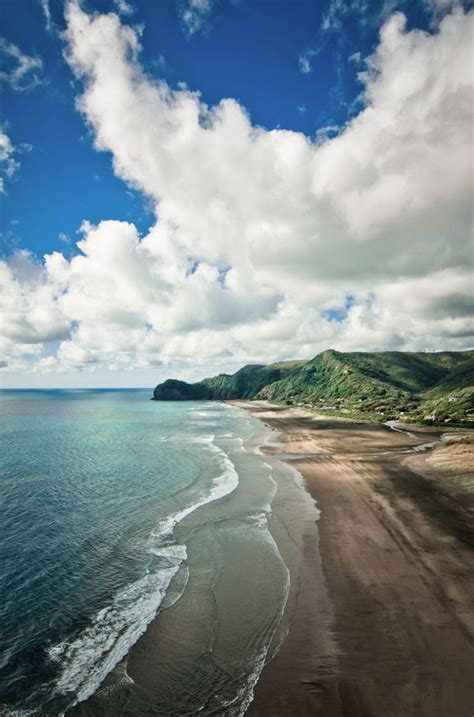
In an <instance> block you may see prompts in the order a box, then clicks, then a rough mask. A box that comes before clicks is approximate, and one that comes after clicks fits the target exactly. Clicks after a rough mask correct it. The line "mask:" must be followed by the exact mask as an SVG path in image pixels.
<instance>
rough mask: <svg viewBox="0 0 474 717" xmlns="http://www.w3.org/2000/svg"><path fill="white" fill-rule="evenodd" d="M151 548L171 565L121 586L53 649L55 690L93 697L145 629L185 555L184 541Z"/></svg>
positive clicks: (77, 699) (78, 697)
mask: <svg viewBox="0 0 474 717" xmlns="http://www.w3.org/2000/svg"><path fill="white" fill-rule="evenodd" d="M149 552H154V554H155V555H159V556H160V557H161V558H165V559H166V561H167V563H168V565H166V566H164V567H161V568H159V569H158V570H156V571H155V572H151V571H150V572H148V573H147V574H146V575H144V576H143V577H142V578H140V579H139V580H137V581H136V582H134V583H132V584H131V585H128V586H127V587H125V588H123V589H122V590H120V591H119V592H118V593H117V594H116V595H115V597H114V599H113V601H112V603H111V604H110V605H108V606H107V607H105V608H103V609H102V610H100V611H99V612H98V613H97V614H96V615H95V617H94V619H93V621H92V623H91V624H90V625H89V626H88V627H87V628H85V630H83V632H82V633H81V634H80V635H79V636H78V637H77V638H76V639H74V640H64V641H63V642H60V643H58V644H57V645H53V646H52V647H50V648H49V651H48V654H49V657H50V659H51V660H53V661H55V662H57V663H59V664H60V665H61V672H60V675H59V678H58V680H57V682H56V687H55V691H56V692H57V693H60V694H63V695H68V694H70V695H71V696H73V697H74V702H73V704H77V703H78V702H82V701H83V700H86V699H87V698H88V697H90V696H91V695H92V694H93V693H94V692H95V691H96V689H97V688H98V687H99V685H100V684H101V683H102V682H103V680H104V679H105V677H106V676H107V675H108V674H109V672H111V670H113V668H114V667H115V666H116V665H117V664H118V663H119V662H120V660H122V658H123V657H125V655H126V654H127V652H128V651H129V650H130V648H131V646H132V645H133V644H135V642H136V641H137V640H138V638H139V637H140V636H141V635H142V634H143V633H144V632H145V630H146V628H147V627H148V625H149V624H150V622H151V621H152V620H153V618H154V617H155V615H156V613H157V611H158V608H159V607H160V605H161V603H162V601H163V599H164V597H165V595H166V591H167V589H168V586H169V584H170V582H171V580H172V579H173V577H174V576H175V574H176V573H177V572H178V570H179V567H180V565H181V563H182V562H183V560H184V559H185V558H186V548H185V546H184V545H180V546H178V545H171V546H161V547H157V548H156V549H155V550H154V551H152V550H151V549H150V550H149Z"/></svg>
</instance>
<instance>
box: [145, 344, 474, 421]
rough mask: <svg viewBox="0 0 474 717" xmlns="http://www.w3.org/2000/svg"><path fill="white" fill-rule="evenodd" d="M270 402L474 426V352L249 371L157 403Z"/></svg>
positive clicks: (167, 390)
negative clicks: (207, 401) (254, 400)
mask: <svg viewBox="0 0 474 717" xmlns="http://www.w3.org/2000/svg"><path fill="white" fill-rule="evenodd" d="M235 399H250V400H253V399H264V400H270V401H273V402H275V403H283V404H287V405H296V406H305V407H307V408H312V409H316V410H318V411H319V412H321V413H327V414H329V415H347V416H348V417H351V418H366V419H370V420H379V421H381V420H383V421H387V420H391V419H398V420H406V421H416V422H422V423H427V424H439V423H452V424H455V425H456V424H462V425H463V426H474V351H441V352H400V351H386V352H380V353H362V352H353V353H341V352H339V351H334V350H332V349H329V350H327V351H323V352H322V353H320V354H318V355H317V356H315V357H314V358H313V359H311V360H309V361H304V360H295V361H284V362H279V363H272V364H268V365H263V364H250V365H248V366H244V367H243V368H241V369H240V370H239V371H237V372H236V373H234V374H232V375H230V374H225V373H223V374H219V375H218V376H214V377H213V378H205V379H203V380H202V381H198V382H197V383H186V382H184V381H178V380H175V379H168V380H167V381H164V382H163V383H161V384H159V385H158V386H156V388H155V390H154V392H153V400H155V401H196V400H235Z"/></svg>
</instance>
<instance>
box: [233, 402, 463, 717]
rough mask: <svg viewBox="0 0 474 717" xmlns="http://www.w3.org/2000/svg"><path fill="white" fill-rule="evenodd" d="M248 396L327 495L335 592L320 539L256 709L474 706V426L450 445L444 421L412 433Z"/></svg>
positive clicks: (282, 451) (417, 713)
mask: <svg viewBox="0 0 474 717" xmlns="http://www.w3.org/2000/svg"><path fill="white" fill-rule="evenodd" d="M236 403H237V405H239V406H241V407H243V408H247V410H249V411H251V412H252V414H253V415H255V416H256V417H257V418H260V419H261V420H263V421H264V422H265V423H267V424H268V425H270V426H272V427H273V428H276V429H278V431H280V434H279V437H278V440H279V445H277V444H272V445H269V446H267V447H266V449H265V450H266V451H267V452H269V453H275V454H277V455H278V456H279V457H280V456H281V457H284V456H285V455H286V454H290V456H291V463H292V464H293V465H294V466H295V467H296V468H297V469H298V471H300V472H301V474H302V475H303V476H304V480H305V486H306V489H307V490H308V491H309V493H310V494H311V496H312V497H313V498H314V499H315V500H316V501H317V506H318V508H319V509H320V511H321V516H320V519H319V520H318V522H317V527H316V526H315V527H314V536H313V539H314V542H317V541H319V552H320V557H321V567H322V573H323V575H324V580H325V583H326V589H327V597H328V601H329V603H328V602H327V601H324V600H321V599H320V598H319V599H315V596H316V595H319V596H320V595H321V589H318V590H316V591H315V587H314V584H313V582H314V553H313V551H312V548H313V547H314V546H311V545H310V544H308V551H307V552H308V559H307V560H306V562H305V563H304V565H303V572H302V576H301V580H300V585H299V592H298V596H297V601H296V609H295V610H293V611H292V614H291V616H290V617H289V632H288V635H287V637H286V640H285V641H284V643H283V645H282V646H281V647H280V649H279V651H278V652H277V654H276V656H275V657H274V658H273V659H272V660H271V661H270V662H269V663H268V664H267V665H266V667H265V668H264V670H263V673H262V675H261V677H260V680H259V682H258V684H257V686H256V690H255V699H254V701H253V703H252V704H251V706H250V709H249V710H248V713H247V714H249V715H252V716H253V717H257V716H258V717H268V715H272V716H275V717H276V716H281V717H285V716H286V715H288V716H290V715H291V716H292V717H298V716H299V715H324V717H335V716H342V715H343V716H344V717H410V716H413V717H424V716H426V717H472V714H473V713H474V559H473V558H474V550H473V547H474V525H473V522H474V493H473V492H472V485H473V481H472V477H473V473H472V471H473V464H472V459H473V453H472V448H473V446H472V444H471V445H465V443H466V442H467V441H468V440H469V437H464V438H463V437H462V436H460V435H459V434H457V435H454V436H453V437H452V439H451V441H452V444H450V443H449V440H450V439H449V436H446V435H444V436H442V434H441V431H437V430H434V429H424V428H413V427H407V428H406V430H407V431H408V432H409V433H410V434H411V435H408V434H407V433H403V432H400V431H395V430H392V429H390V428H389V427H388V426H384V425H373V424H365V423H355V422H351V421H346V420H344V419H336V418H327V417H321V416H316V415H314V414H312V413H309V412H307V411H304V410H301V409H293V408H291V409H290V408H281V407H276V406H272V405H270V404H267V403H265V402H252V403H245V402H236ZM442 438H443V439H444V440H441V439H442ZM446 439H448V443H446ZM438 441H439V443H436V445H435V446H434V447H432V448H428V449H427V450H420V451H413V448H414V447H416V446H420V445H423V444H427V443H432V442H438ZM459 442H460V444H459ZM295 519H296V516H295ZM303 552H304V551H303ZM315 626H317V629H316V627H315ZM322 633H324V634H322Z"/></svg>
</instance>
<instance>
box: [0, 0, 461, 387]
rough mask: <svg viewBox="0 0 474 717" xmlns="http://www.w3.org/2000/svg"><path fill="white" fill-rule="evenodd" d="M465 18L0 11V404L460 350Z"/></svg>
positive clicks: (182, 4)
mask: <svg viewBox="0 0 474 717" xmlns="http://www.w3.org/2000/svg"><path fill="white" fill-rule="evenodd" d="M472 6H473V3H472V2H465V3H464V4H461V3H459V2H452V1H451V0H383V1H380V2H379V1H377V0H349V1H347V2H345V1H344V0H321V2H319V1H318V0H312V1H307V0H160V1H159V2H149V0H83V1H82V2H79V1H78V0H2V3H0V16H1V23H0V27H1V31H0V92H1V115H0V204H1V209H0V211H1V215H0V354H1V355H0V386H1V387H93V386H98V387H111V386H130V387H133V386H153V385H155V384H156V383H157V382H158V381H161V380H164V379H165V378H168V377H170V376H173V377H176V378H183V379H186V380H197V379H199V378H202V377H204V376H206V375H212V374H215V373H218V372H223V371H233V370H236V369H237V368H239V367H240V366H242V365H244V364H246V363H256V362H259V363H260V362H261V363H266V362H270V361H277V360H282V359H290V358H311V357H312V356H314V355H315V354H317V353H318V352H320V351H323V350H325V349H327V348H335V349H337V350H341V351H382V350H397V351H418V350H421V351H433V350H463V349H467V348H472V347H473V345H474V340H473V333H474V332H473V320H472V317H473V258H474V257H473V243H472V228H473V60H474V58H473V49H472V48H473V41H474V10H473V9H472Z"/></svg>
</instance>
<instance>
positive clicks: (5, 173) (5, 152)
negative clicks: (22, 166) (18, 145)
mask: <svg viewBox="0 0 474 717" xmlns="http://www.w3.org/2000/svg"><path fill="white" fill-rule="evenodd" d="M15 151H16V150H15V147H14V146H13V145H12V143H11V140H10V138H9V137H8V135H7V134H5V132H3V131H2V130H1V129H0V194H4V193H5V177H6V178H7V179H10V177H12V176H13V174H14V173H15V171H16V170H17V169H18V167H19V162H17V160H16V159H15V158H14V154H15Z"/></svg>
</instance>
